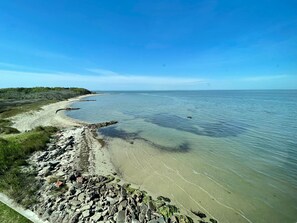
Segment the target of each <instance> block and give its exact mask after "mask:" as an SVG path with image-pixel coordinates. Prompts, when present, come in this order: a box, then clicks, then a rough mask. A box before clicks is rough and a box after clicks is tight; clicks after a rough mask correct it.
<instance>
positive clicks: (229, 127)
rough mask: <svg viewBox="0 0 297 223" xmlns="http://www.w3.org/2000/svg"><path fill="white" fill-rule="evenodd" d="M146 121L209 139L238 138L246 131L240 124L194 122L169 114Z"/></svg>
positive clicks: (155, 116)
mask: <svg viewBox="0 0 297 223" xmlns="http://www.w3.org/2000/svg"><path fill="white" fill-rule="evenodd" d="M146 121H148V122H151V123H153V124H156V125H158V126H161V127H165V128H172V129H177V130H180V131H186V132H191V133H194V134H197V135H202V136H209V137H229V136H237V135H239V134H241V133H243V132H244V131H245V130H246V129H245V128H244V127H241V126H239V125H240V123H236V124H232V123H231V122H228V121H218V122H215V123H212V122H203V121H201V120H199V121H197V120H196V121H193V119H188V118H182V117H179V116H177V115H169V114H157V115H153V116H151V117H148V118H146ZM233 123H234V122H233ZM195 124H196V126H195ZM197 125H198V126H199V128H198V127H197Z"/></svg>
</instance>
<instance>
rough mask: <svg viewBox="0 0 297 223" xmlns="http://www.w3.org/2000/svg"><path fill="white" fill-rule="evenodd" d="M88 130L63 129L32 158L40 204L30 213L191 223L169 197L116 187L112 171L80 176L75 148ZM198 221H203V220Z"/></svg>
mask: <svg viewBox="0 0 297 223" xmlns="http://www.w3.org/2000/svg"><path fill="white" fill-rule="evenodd" d="M86 128H88V126H84V127H76V128H73V129H71V130H67V131H61V132H60V133H58V134H57V136H56V137H55V138H54V139H53V141H52V142H51V143H50V144H49V145H48V148H47V149H46V150H45V151H41V152H37V153H35V154H34V155H33V156H32V157H31V158H30V161H31V164H32V165H33V166H34V167H35V169H36V171H37V176H36V183H38V184H40V189H39V191H38V193H37V199H38V203H37V204H36V205H34V206H33V207H32V210H33V211H34V212H35V213H37V214H38V215H39V216H40V217H41V219H43V220H44V221H48V222H58V223H64V222H65V223H66V222H67V223H76V222H109V223H115V222H117V223H124V222H132V223H139V222H150V223H158V222H159V223H165V222H176V223H191V222H193V220H192V219H191V218H190V217H188V216H186V215H182V214H180V213H179V209H178V208H177V207H175V206H174V205H172V204H170V199H169V198H165V197H162V196H160V197H158V198H157V199H153V198H152V197H151V196H149V195H148V194H147V193H146V192H145V191H141V190H139V189H135V188H132V187H131V186H130V185H129V184H120V183H119V179H116V177H115V176H116V173H114V175H108V176H102V175H94V174H90V173H88V172H82V169H81V167H80V166H79V164H80V162H79V154H80V152H79V151H78V150H79V149H78V148H79V144H80V143H82V142H81V138H82V135H84V131H85V129H86ZM212 220H213V219H212ZM198 221H201V222H204V221H203V219H202V218H201V219H199V220H198ZM212 222H215V220H214V221H212Z"/></svg>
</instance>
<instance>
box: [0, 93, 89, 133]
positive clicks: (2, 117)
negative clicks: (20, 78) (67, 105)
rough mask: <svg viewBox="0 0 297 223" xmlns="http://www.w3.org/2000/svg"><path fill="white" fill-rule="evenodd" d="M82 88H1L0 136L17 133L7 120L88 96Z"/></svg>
mask: <svg viewBox="0 0 297 223" xmlns="http://www.w3.org/2000/svg"><path fill="white" fill-rule="evenodd" d="M90 93H91V92H90V91H89V90H87V89H84V88H48V87H35V88H3V89H0V134H11V133H18V130H17V129H15V128H12V127H11V125H12V123H11V122H10V121H9V120H7V118H9V117H12V116H15V115H17V114H20V113H23V112H29V111H34V110H38V109H40V108H41V107H42V106H44V105H47V104H50V103H54V102H57V101H62V100H66V99H69V98H73V97H76V96H80V95H85V94H90Z"/></svg>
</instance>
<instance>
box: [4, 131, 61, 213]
mask: <svg viewBox="0 0 297 223" xmlns="http://www.w3.org/2000/svg"><path fill="white" fill-rule="evenodd" d="M56 130H57V129H56V128H53V127H37V128H35V129H33V130H31V131H29V132H25V133H21V134H17V135H9V136H6V137H5V138H3V137H2V138H0V191H1V192H4V193H5V194H7V195H8V196H10V197H11V198H12V199H14V200H15V201H16V202H17V203H20V204H21V205H23V206H24V207H29V206H30V205H31V204H33V203H34V202H35V200H34V197H35V196H34V195H35V192H36V190H37V189H38V183H37V182H35V180H34V171H33V170H31V171H26V172H24V171H22V168H23V167H24V166H27V162H26V159H27V158H28V156H29V155H30V154H32V153H33V152H35V151H38V150H42V149H44V148H45V145H46V143H47V142H49V139H50V136H51V135H52V134H53V133H54V132H55V131H56Z"/></svg>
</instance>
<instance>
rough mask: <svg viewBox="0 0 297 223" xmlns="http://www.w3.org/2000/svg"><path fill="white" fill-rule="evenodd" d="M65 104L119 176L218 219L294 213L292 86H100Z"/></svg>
mask: <svg viewBox="0 0 297 223" xmlns="http://www.w3.org/2000/svg"><path fill="white" fill-rule="evenodd" d="M91 99H96V101H89V102H76V103H74V104H73V105H72V106H73V107H80V108H81V110H77V111H71V112H67V115H69V116H70V117H72V118H76V119H80V120H83V121H87V122H91V123H94V122H102V121H109V120H118V121H119V123H118V124H117V125H114V126H110V127H107V128H103V129H101V130H100V131H99V133H100V134H101V135H102V136H103V137H105V139H106V140H107V142H108V143H107V149H109V151H110V153H111V157H112V162H113V163H114V165H115V167H116V168H117V170H118V171H119V173H120V174H121V175H122V177H123V178H124V179H126V180H127V181H130V182H132V183H134V184H136V185H139V186H140V187H141V188H144V189H146V190H149V191H150V192H152V193H154V194H156V195H158V194H162V195H165V196H168V197H170V198H171V200H173V201H174V202H175V203H176V204H177V205H178V206H179V207H181V208H182V209H183V210H185V211H186V212H187V213H191V212H190V210H201V211H202V212H205V213H206V214H207V215H208V216H210V217H213V218H215V219H217V220H219V221H220V222H296V221H297V91H295V90H291V91H286V90H271V91H270V90H263V91H168V92H167V91H163V92H156V91H152V92H106V93H105V94H103V95H98V96H92V97H91Z"/></svg>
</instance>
